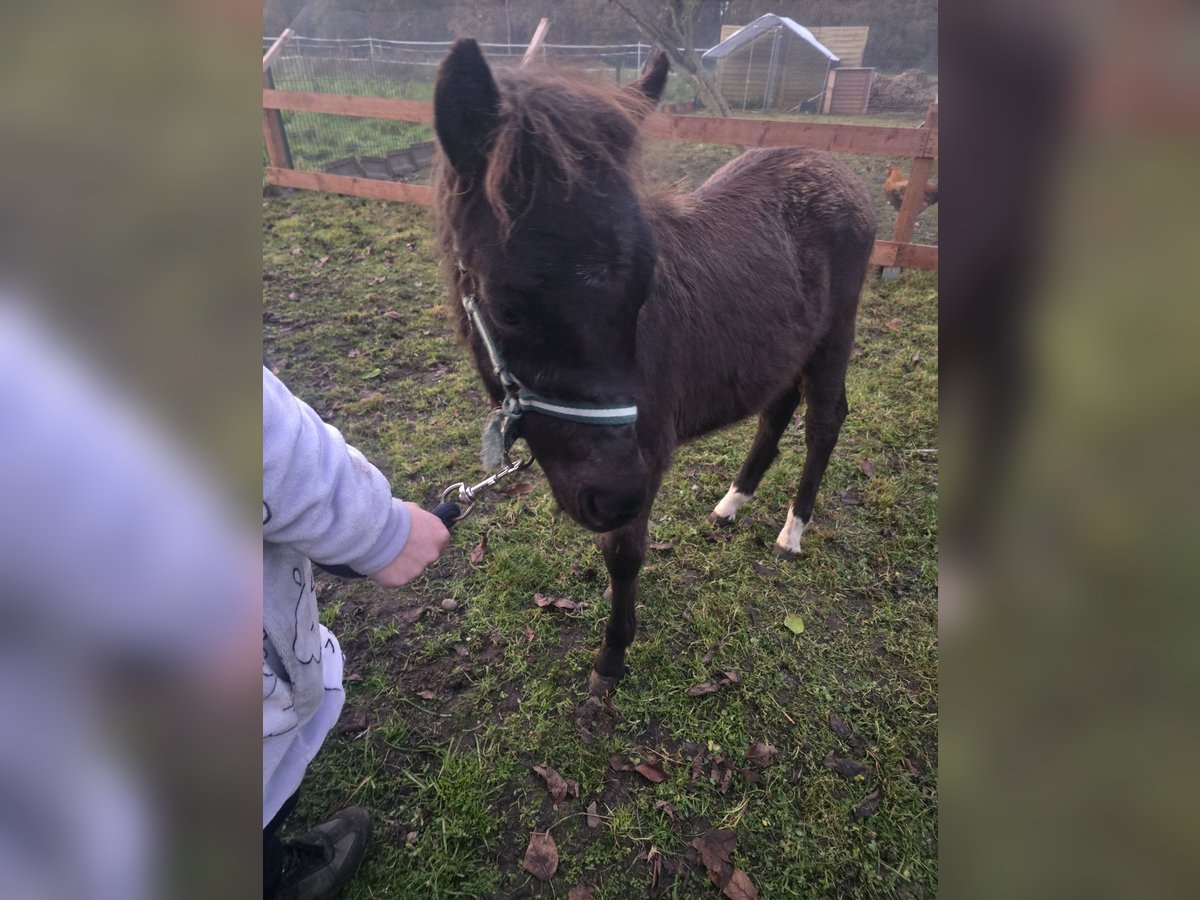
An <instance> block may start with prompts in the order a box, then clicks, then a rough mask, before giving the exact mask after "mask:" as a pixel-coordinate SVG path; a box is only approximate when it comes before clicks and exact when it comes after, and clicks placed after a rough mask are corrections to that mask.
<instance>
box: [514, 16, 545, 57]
mask: <svg viewBox="0 0 1200 900" xmlns="http://www.w3.org/2000/svg"><path fill="white" fill-rule="evenodd" d="M549 28H550V20H549V19H542V21H540V22H538V26H537V29H536V30H535V31H534V32H533V40H531V41H530V42H529V46H528V47H526V48H525V55H524V56H522V57H521V65H523V66H524V65H528V63H529V61H530V60H531V59H533V57H534V54H536V53H537V52H538V50H539V49H541V46H542V41H544V40H545V39H546V31H547V30H548V29H549Z"/></svg>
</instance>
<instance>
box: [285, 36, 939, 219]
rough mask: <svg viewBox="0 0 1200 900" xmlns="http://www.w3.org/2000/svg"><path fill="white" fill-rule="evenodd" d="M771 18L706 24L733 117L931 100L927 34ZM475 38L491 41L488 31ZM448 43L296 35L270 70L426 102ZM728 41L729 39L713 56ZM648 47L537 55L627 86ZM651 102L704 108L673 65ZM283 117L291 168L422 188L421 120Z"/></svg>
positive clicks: (869, 176)
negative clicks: (908, 36)
mask: <svg viewBox="0 0 1200 900" xmlns="http://www.w3.org/2000/svg"><path fill="white" fill-rule="evenodd" d="M774 18H775V19H781V20H782V21H780V22H769V23H767V25H766V27H762V28H760V29H759V30H758V31H757V33H756V34H754V35H753V36H752V38H751V39H747V34H746V32H747V31H749V29H748V28H746V26H739V25H725V26H724V27H722V28H721V29H720V31H719V32H717V31H716V30H714V33H713V34H712V35H711V37H712V38H713V41H712V44H711V46H710V47H709V48H707V52H706V51H704V50H701V51H700V53H701V54H702V55H703V56H704V59H703V63H704V66H705V68H706V70H707V72H708V74H709V76H710V77H711V78H712V79H713V81H714V82H715V83H716V85H717V86H718V88H719V89H720V93H721V94H722V96H723V97H724V99H725V100H726V102H727V103H728V104H729V105H730V107H731V108H732V109H733V111H734V114H735V115H738V116H746V117H752V118H753V117H758V116H763V117H769V118H780V119H792V120H803V119H805V118H811V119H812V120H814V121H830V122H861V123H866V124H887V125H901V126H916V125H919V124H920V123H921V122H922V120H923V119H924V117H925V113H926V111H927V110H928V108H929V105H930V103H931V102H934V101H935V100H936V98H937V50H936V34H935V33H934V35H933V38H931V39H928V40H926V43H925V44H920V43H918V44H915V45H914V43H913V41H912V40H901V39H900V38H898V37H897V36H896V34H895V33H894V30H892V31H889V30H888V29H886V28H881V27H877V26H876V25H875V24H873V23H872V22H871V21H870V20H865V24H862V25H857V24H852V25H833V26H819V25H814V26H812V27H807V26H804V25H800V24H799V22H797V21H796V20H795V19H790V18H784V17H779V16H775V17H774ZM747 24H750V23H747ZM739 32H742V40H741V42H740V43H738V42H737V36H738V33H739ZM343 33H344V32H343ZM390 33H393V34H394V33H395V30H393V31H392V32H390ZM500 34H501V35H502V36H506V35H505V33H504V32H503V31H501V32H500ZM481 36H484V37H487V36H493V37H494V36H495V32H493V33H492V34H490V35H489V34H486V33H485V34H483V35H481ZM929 40H933V42H934V43H932V44H930V43H929ZM274 41H275V38H274V37H265V38H264V39H263V50H264V52H265V51H266V50H267V49H268V48H269V47H270V46H271V45H272V44H273V43H274ZM450 43H451V42H450V41H417V40H398V39H391V38H380V37H375V36H364V37H346V36H343V37H313V36H306V35H296V36H293V37H291V38H290V40H289V41H288V42H287V43H286V45H285V46H284V48H283V50H282V52H281V53H280V55H279V56H278V57H277V58H276V60H275V62H274V63H273V65H272V67H271V70H270V73H269V77H270V78H271V79H272V81H273V85H274V86H275V87H276V88H278V89H280V90H284V91H300V92H317V93H331V94H348V95H355V96H365V97H381V98H391V99H401V100H418V101H426V102H428V101H431V100H432V98H433V90H434V84H435V81H436V77H437V69H438V66H439V65H440V63H441V61H442V59H443V58H444V57H445V55H446V52H447V51H448V50H449V48H450ZM731 43H734V44H737V46H735V47H733V48H732V50H730V51H729V52H724V53H722V52H719V51H720V49H721V47H722V46H723V45H726V46H727V45H729V44H731ZM481 46H482V47H483V49H484V52H485V53H486V55H487V57H488V60H489V62H490V63H491V64H492V65H494V66H498V67H505V66H516V65H519V64H520V62H521V59H522V58H523V56H524V54H525V50H526V44H525V42H523V41H522V42H517V41H515V40H514V41H508V40H503V41H482V42H481ZM653 52H654V47H653V45H652V44H650V43H648V42H633V43H609V44H601V43H565V42H564V43H544V44H543V45H541V47H540V48H539V49H538V50H537V52H536V58H537V59H538V60H539V61H544V62H548V63H553V64H556V65H560V66H566V67H570V68H574V69H579V70H583V71H587V72H589V73H591V74H593V75H596V76H598V77H601V78H606V79H611V80H613V81H615V82H617V83H627V82H629V81H632V80H633V79H635V78H636V77H637V76H638V74H639V73H640V71H641V69H642V67H643V65H644V64H645V62H646V60H647V59H648V57H649V56H650V55H651V54H652V53H653ZM914 62H915V63H916V64H915V65H914ZM661 108H662V109H663V110H664V111H666V112H670V113H677V114H679V113H695V114H700V115H703V114H706V113H707V112H708V111H707V110H705V109H704V108H703V104H702V103H701V102H700V97H699V96H698V93H697V90H696V87H695V85H694V82H693V81H692V80H691V79H690V78H689V77H688V76H686V74H684V73H682V72H681V71H680V70H679V69H678V67H672V73H671V76H670V78H669V80H668V83H667V89H666V92H665V94H664V97H663V103H662V106H661ZM281 117H282V125H283V132H284V138H285V141H286V144H287V149H288V152H289V155H290V158H291V164H292V165H293V166H294V167H295V168H296V169H298V170H300V171H316V172H328V173H331V174H336V175H352V176H357V177H365V178H373V179H384V180H392V181H403V182H411V183H417V184H424V183H428V180H429V164H430V161H431V159H432V157H433V146H434V144H433V141H434V136H433V129H432V126H431V125H430V124H428V123H422V122H402V121H392V120H387V119H375V118H358V117H353V116H344V115H329V114H323V113H314V112H301V111H293V110H285V111H283V112H282V113H281ZM680 153H683V155H684V156H686V157H687V160H691V159H692V158H693V157H696V156H700V157H705V158H707V157H706V156H705V151H704V150H702V149H701V148H700V145H689V146H688V148H686V150H681V151H678V152H675V151H671V152H665V153H660V154H659V155H660V156H663V157H664V159H667V160H668V162H669V164H664V167H663V168H664V173H665V175H664V177H665V178H666V179H667V180H668V181H675V180H678V179H677V178H676V177H675V176H673V175H672V174H671V173H673V172H675V170H676V169H677V168H679V166H680V165H683V163H681V162H680V161H679V160H677V159H676V157H677V156H679V155H680ZM650 155H651V157H654V153H651V154H650ZM710 155H711V154H710ZM890 161H893V162H899V163H901V166H902V168H903V169H904V171H905V172H907V171H908V167H909V166H910V165H911V163H908V164H906V163H905V161H904V160H899V159H897V160H890ZM685 162H686V160H685ZM855 162H856V163H857V164H858V165H857V166H856V167H857V168H861V169H862V172H861V174H862V175H863V176H864V178H865V179H866V180H867V181H868V183H872V182H879V183H880V184H881V183H882V181H883V180H884V178H885V177H886V167H887V163H888V162H889V161H881V160H878V159H875V160H870V159H869V158H865V157H864V158H863V159H862V160H856V161H855ZM653 168H654V167H653V166H651V169H653ZM693 168H694V167H693ZM687 174H688V175H689V176H690V175H693V174H699V173H692V172H690V171H689V172H688V173H687ZM687 180H689V181H692V180H697V179H695V178H691V177H689V178H688V179H687ZM698 180H702V178H700V179H698ZM882 198H883V194H882V193H881V192H880V204H879V205H880V209H879V213H880V221H881V226H882V227H881V232H882V231H886V230H888V229H889V228H890V223H892V222H894V221H895V210H894V209H893V208H892V207H891V206H890V205H889V204H888V203H887V202H886V201H885V200H883V199H882ZM921 222H922V223H924V224H923V225H919V227H918V232H919V234H918V239H920V240H923V241H924V242H929V243H936V241H937V236H936V235H937V224H936V222H937V217H936V208H935V209H932V210H930V211H928V212H926V213H925V214H923V215H922V217H921Z"/></svg>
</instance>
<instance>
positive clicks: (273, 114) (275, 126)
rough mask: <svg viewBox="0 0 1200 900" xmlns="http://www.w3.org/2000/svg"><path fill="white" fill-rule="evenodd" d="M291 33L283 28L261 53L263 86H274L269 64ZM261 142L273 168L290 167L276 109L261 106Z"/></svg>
mask: <svg viewBox="0 0 1200 900" xmlns="http://www.w3.org/2000/svg"><path fill="white" fill-rule="evenodd" d="M292 34H293V31H292V29H290V28H285V29H284V30H283V34H281V35H279V37H278V38H276V40H275V43H274V44H272V45H271V48H270V49H269V50H268V51H267V52H266V53H264V54H263V87H264V88H274V87H275V80H274V79H273V78H272V77H271V64H272V63H273V62H275V60H276V58H277V57H278V56H279V53H280V51H282V50H283V45H284V44H286V43H287V42H288V40H289V39H290V38H291V36H292ZM263 142H264V143H265V144H266V145H267V161H268V162H270V164H271V167H272V168H274V169H290V168H291V167H292V153H291V150H289V149H288V144H287V136H286V135H285V134H284V133H283V113H281V112H280V111H279V110H277V109H267V108H265V107H264V108H263Z"/></svg>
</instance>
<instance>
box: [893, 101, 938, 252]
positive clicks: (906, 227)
mask: <svg viewBox="0 0 1200 900" xmlns="http://www.w3.org/2000/svg"><path fill="white" fill-rule="evenodd" d="M924 127H925V129H926V130H928V131H929V132H934V131H936V130H937V127H938V105H937V104H936V103H933V104H931V105H930V107H929V113H928V114H927V116H926V118H925V126H924ZM933 159H934V158H933V157H932V156H917V157H915V158H914V159H913V167H912V171H911V172H909V174H908V187H907V188H905V190H904V202H903V203H901V204H900V212H899V214H898V215H897V216H896V230H895V232H894V234H893V235H892V240H893V241H895V242H896V243H898V244H911V243H912V236H913V228H914V227H915V226H916V224H917V215H918V214H919V213H920V212H921V210H922V208H923V207H924V206H925V186H926V185H927V184H928V183H929V172H930V170H931V169H932V168H933Z"/></svg>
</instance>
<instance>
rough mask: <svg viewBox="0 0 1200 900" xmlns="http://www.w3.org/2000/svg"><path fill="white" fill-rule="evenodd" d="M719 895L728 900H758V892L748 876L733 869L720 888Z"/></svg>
mask: <svg viewBox="0 0 1200 900" xmlns="http://www.w3.org/2000/svg"><path fill="white" fill-rule="evenodd" d="M721 893H722V894H724V895H725V896H726V897H728V898H729V900H758V891H756V890H755V889H754V885H753V884H752V883H751V881H750V876H749V875H747V874H746V873H745V872H743V871H742V870H741V869H734V870H733V874H732V875H730V876H729V881H727V882H726V883H725V884H724V886H723V887H722V888H721Z"/></svg>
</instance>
